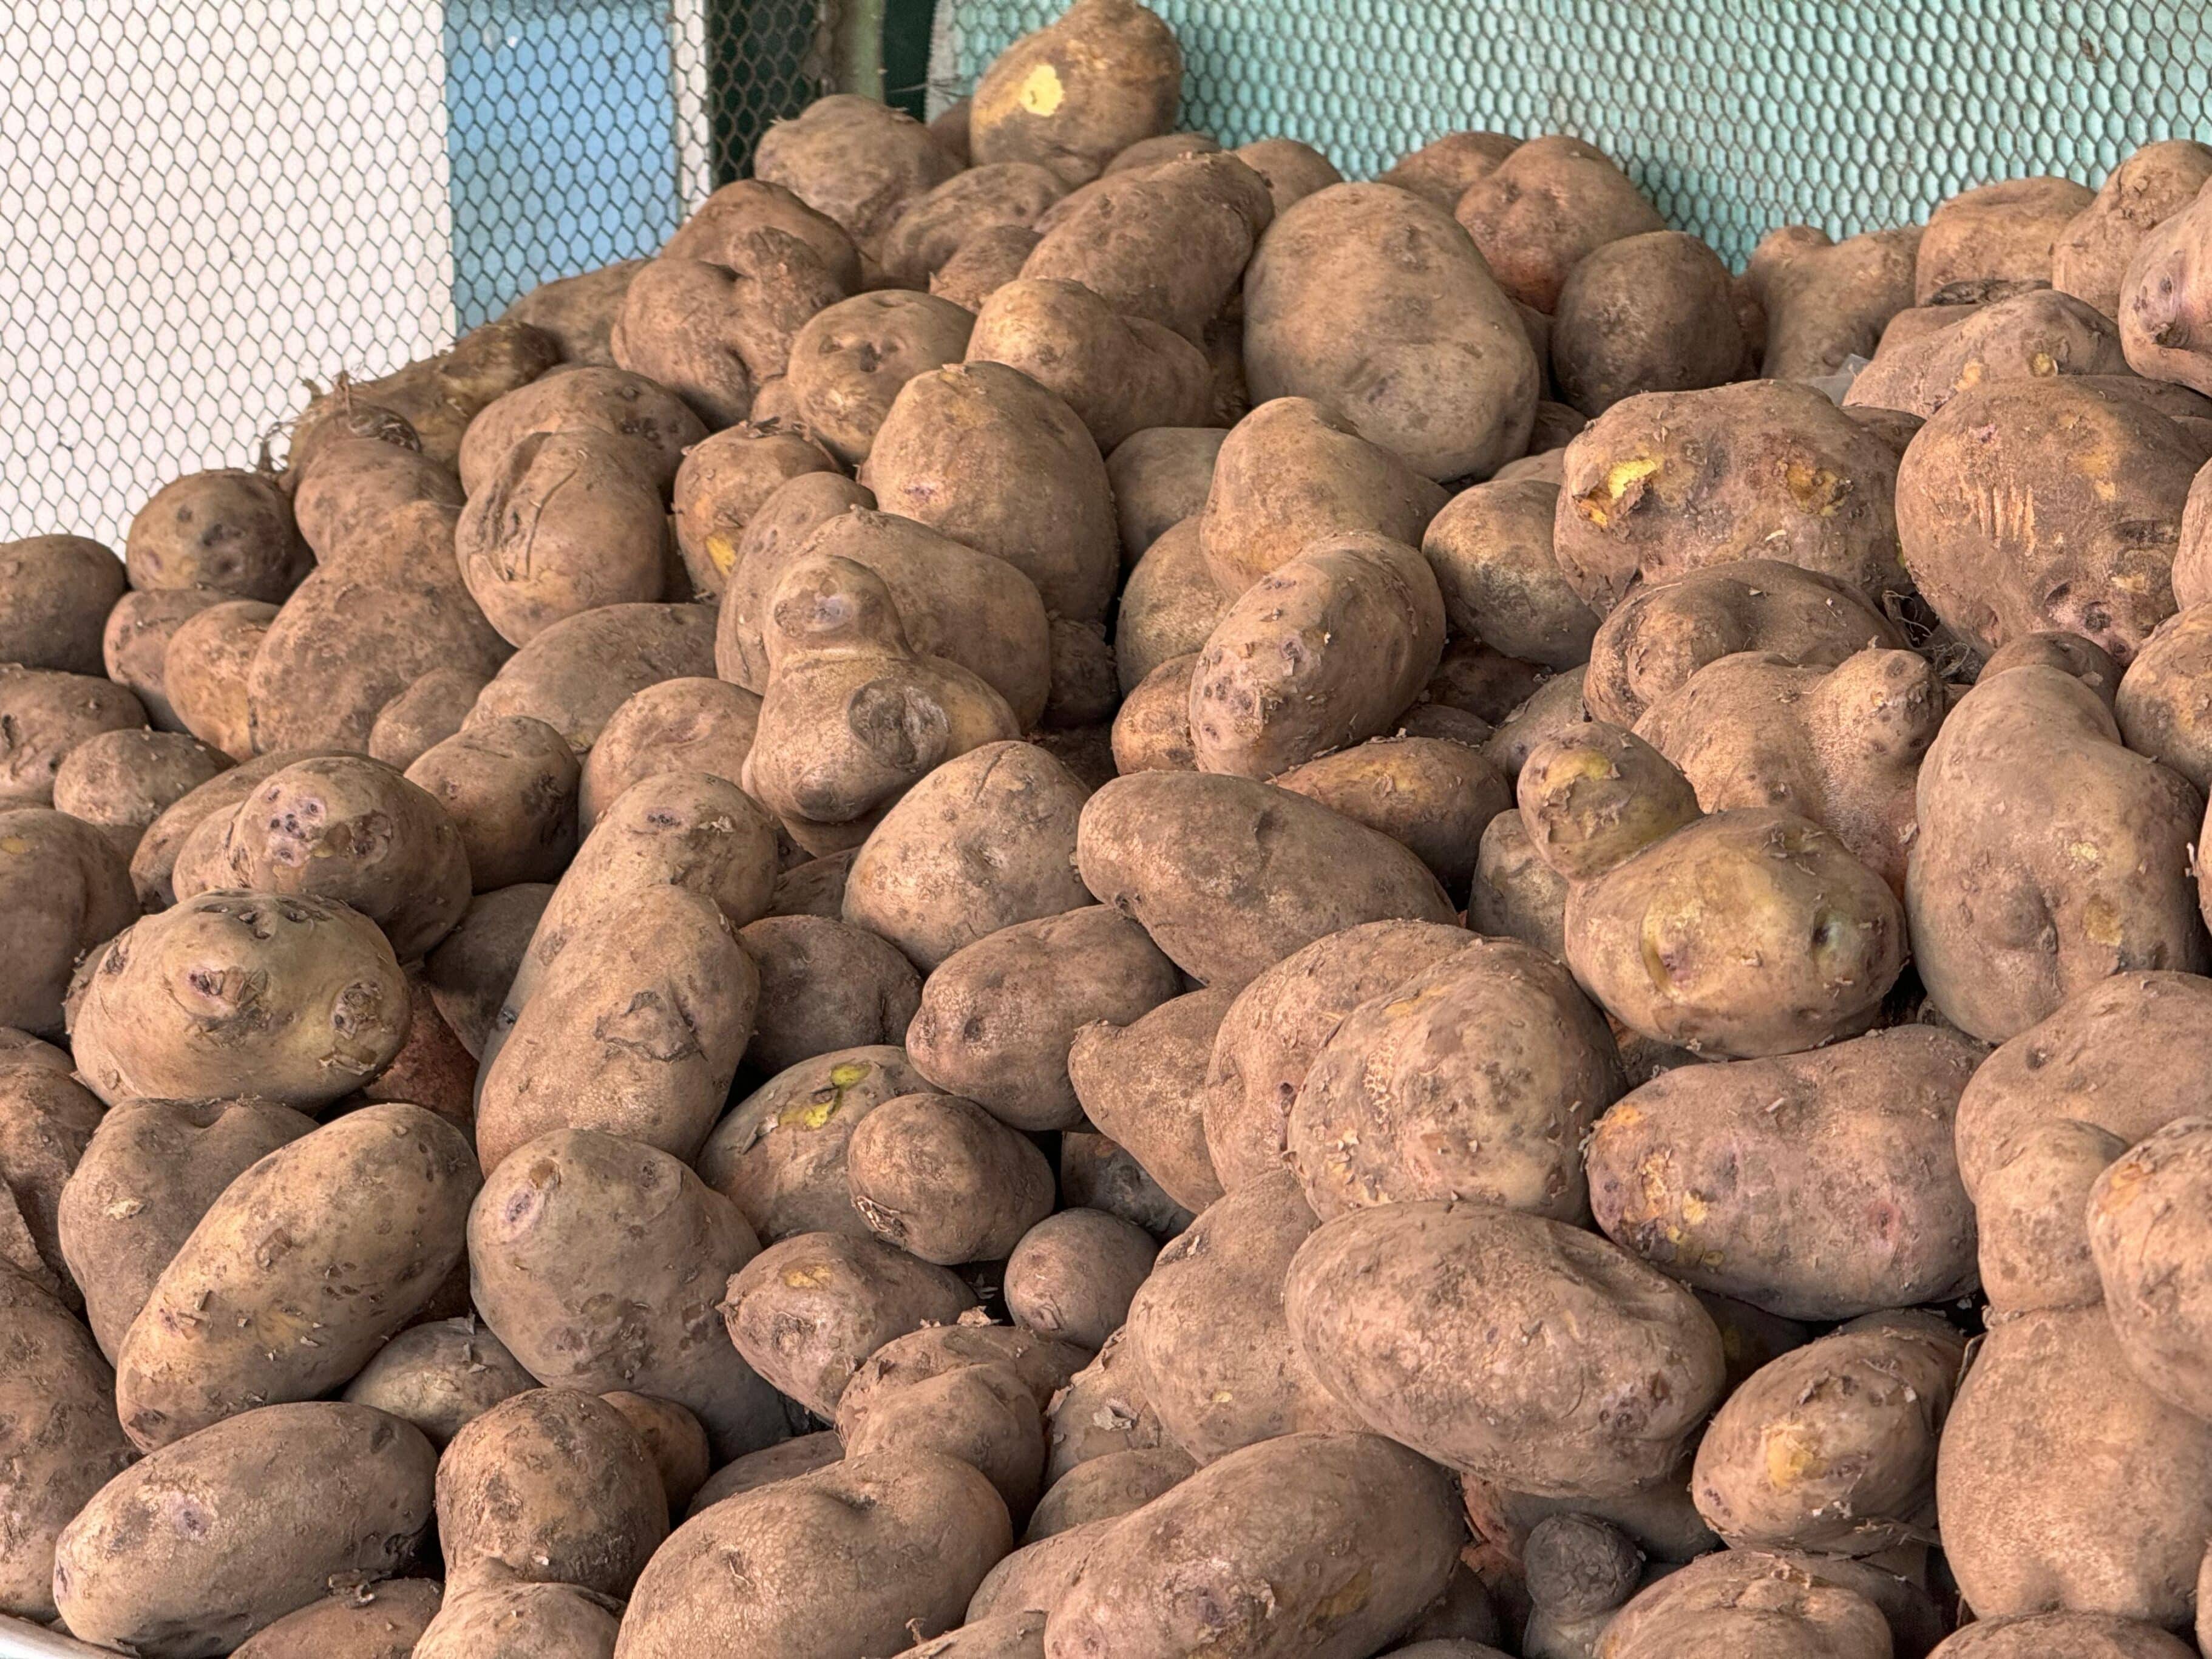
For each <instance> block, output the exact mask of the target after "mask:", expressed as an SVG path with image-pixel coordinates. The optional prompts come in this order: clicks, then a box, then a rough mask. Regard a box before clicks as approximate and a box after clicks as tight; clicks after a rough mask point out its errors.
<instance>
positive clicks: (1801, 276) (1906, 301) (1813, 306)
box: [1743, 225, 1920, 380]
mask: <svg viewBox="0 0 2212 1659" xmlns="http://www.w3.org/2000/svg"><path fill="white" fill-rule="evenodd" d="M1793 232H1794V233H1796V234H1793ZM1919 252H1920V228H1919V227H1918V226H1917V225H1911V226H1907V227H1905V228H1903V229H1899V230H1875V231H1869V232H1867V233H1866V234H1863V235H1859V236H1852V237H1849V238H1846V239H1845V240H1843V241H1840V242H1830V241H1829V240H1828V238H1827V237H1826V234H1823V233H1821V232H1820V231H1816V230H1811V229H1809V228H1808V227H1805V226H1802V225H1798V226H1792V227H1786V228H1783V229H1781V230H1777V231H1771V232H1769V233H1768V234H1767V235H1766V236H1765V239H1764V240H1761V241H1760V243H1759V246H1758V247H1757V248H1756V249H1754V250H1753V252H1752V256H1751V262H1750V264H1748V265H1747V267H1746V268H1745V270H1744V275H1743V283H1744V285H1745V286H1746V288H1747V289H1749V291H1750V292H1751V294H1752V295H1753V297H1754V298H1755V299H1756V300H1757V301H1758V302H1759V307H1760V308H1761V309H1762V310H1763V311H1764V312H1765V321H1766V341H1765V351H1764V353H1763V356H1762V357H1761V361H1760V364H1759V373H1760V374H1764V375H1765V377H1766V378H1767V379H1769V380H1805V379H1808V378H1810V377H1812V376H1814V375H1820V374H1835V373H1836V372H1837V371H1838V369H1840V368H1843V366H1844V358H1846V357H1850V356H1859V357H1871V356H1874V353H1875V346H1876V345H1877V344H1879V343H1881V331H1882V330H1883V329H1884V328H1885V327H1887V325H1888V323H1889V319H1891V318H1892V317H1894V316H1895V315H1896V314H1897V313H1899V312H1900V311H1903V310H1905V308H1906V307H1909V306H1911V304H1912V268H1913V265H1914V264H1915V263H1916V261H1917V258H1918V257H1919Z"/></svg>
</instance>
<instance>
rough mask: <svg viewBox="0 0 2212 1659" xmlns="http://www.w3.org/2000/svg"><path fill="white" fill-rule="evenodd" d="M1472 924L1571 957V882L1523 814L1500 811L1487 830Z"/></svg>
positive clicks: (1470, 904)
mask: <svg viewBox="0 0 2212 1659" xmlns="http://www.w3.org/2000/svg"><path fill="white" fill-rule="evenodd" d="M1467 925H1468V927H1471V928H1472V929H1474V931H1475V932H1476V933H1485V934H1489V935H1492V936H1493V937H1496V938H1500V939H1518V940H1520V941H1521V942H1522V944H1523V945H1534V947H1535V948H1536V949H1537V950H1539V951H1543V952H1544V953H1545V954H1546V955H1547V956H1550V957H1554V958H1556V959H1558V960H1559V961H1562V962H1564V961H1565V959H1566V954H1567V883H1566V878H1565V877H1563V876H1561V875H1560V874H1559V872H1558V871H1556V870H1554V869H1553V868H1552V866H1550V865H1548V864H1547V863H1545V862H1544V858H1543V854H1541V853H1539V852H1538V851H1537V850H1536V847H1535V843H1534V842H1532V841H1531V840H1530V839H1529V838H1528V825H1526V824H1525V823H1522V821H1521V815H1520V813H1518V812H1500V813H1499V814H1498V816H1497V817H1494V818H1492V819H1491V821H1490V823H1488V824H1487V825H1486V827H1485V828H1484V829H1483V832H1482V841H1481V844H1480V848H1478V850H1477V853H1476V857H1475V866H1474V880H1473V882H1472V883H1471V884H1470V885H1469V888H1468V899H1467Z"/></svg>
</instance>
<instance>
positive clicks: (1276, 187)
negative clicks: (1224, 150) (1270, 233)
mask: <svg viewBox="0 0 2212 1659" xmlns="http://www.w3.org/2000/svg"><path fill="white" fill-rule="evenodd" d="M1229 153H1230V154H1231V155H1234V156H1235V157H1236V158H1237V160H1238V161H1242V162H1243V164H1244V165H1245V166H1246V167H1249V168H1251V169H1252V171H1253V172H1255V173H1258V174H1259V175H1260V182H1261V184H1263V185H1267V194H1268V196H1269V197H1272V198H1273V202H1274V204H1275V211H1276V212H1277V213H1278V214H1280V213H1281V212H1282V211H1283V210H1284V209H1285V208H1287V207H1289V206H1290V205H1291V204H1292V203H1294V202H1302V201H1304V199H1305V198H1306V197H1309V196H1311V195H1314V194H1316V192H1318V191H1324V190H1327V189H1328V187H1329V186H1330V185H1340V184H1342V183H1343V182H1344V175H1343V174H1342V173H1339V172H1338V171H1337V170H1336V167H1335V164H1334V163H1333V162H1332V161H1330V160H1329V159H1328V156H1326V155H1322V153H1321V152H1320V151H1319V150H1317V149H1315V148H1314V147H1313V146H1312V145H1311V144H1306V143H1300V142H1299V141H1298V140H1297V139H1296V138H1259V139H1255V140H1254V141H1253V142H1252V143H1249V144H1239V145H1238V146H1237V148H1236V149H1233V150H1231V151H1230V152H1229ZM1385 182H1389V181H1387V180H1386V181H1385ZM1437 205H1438V206H1440V207H1442V208H1443V210H1444V211H1445V212H1446V213H1449V212H1450V211H1451V204H1449V203H1439V204H1437Z"/></svg>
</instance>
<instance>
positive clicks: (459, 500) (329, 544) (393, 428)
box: [289, 404, 467, 574]
mask: <svg viewBox="0 0 2212 1659" xmlns="http://www.w3.org/2000/svg"><path fill="white" fill-rule="evenodd" d="M330 408H331V419H330V420H329V421H327V422H325V424H324V426H323V427H322V428H320V429H321V430H323V431H325V432H328V433H330V434H331V436H330V438H329V439H328V440H327V441H324V442H322V443H320V444H319V446H318V447H315V448H313V450H311V451H310V452H308V456H307V459H306V460H305V461H302V460H301V443H302V441H303V435H304V434H305V432H306V428H305V425H304V423H303V424H302V426H300V427H295V428H293V434H292V471H291V473H290V474H289V477H290V478H291V479H292V481H293V482H292V492H293V493H292V512H293V516H294V517H295V519H296V520H298V523H299V526H300V536H301V539H302V540H303V541H305V542H306V543H307V545H308V546H309V547H310V548H312V549H313V550H314V553H315V557H316V562H317V568H323V567H325V566H329V567H340V566H342V567H343V568H346V569H347V571H348V572H349V574H350V573H351V572H352V571H353V569H354V568H355V567H356V565H358V564H360V563H362V562H364V561H366V562H378V561H380V560H382V559H383V558H385V557H386V556H387V554H388V548H387V545H386V544H387V541H388V534H387V529H386V526H387V522H388V520H390V519H391V518H392V516H393V515H395V514H399V513H444V514H447V515H450V514H451V513H453V512H455V511H457V510H458V509H459V507H462V506H463V505H464V503H465V501H466V499H467V498H466V497H465V496H464V495H462V493H461V480H460V477H459V474H458V473H456V472H455V471H453V467H452V465H450V464H448V463H447V462H444V461H439V460H434V459H431V458H430V457H429V456H428V455H424V454H422V453H421V451H420V448H419V446H420V444H421V442H422V440H421V439H420V438H418V437H416V434H415V429H414V428H412V427H410V426H408V425H407V424H406V422H404V421H402V420H400V418H399V417H398V416H396V415H393V414H392V413H391V411H390V410H375V409H372V408H370V407H369V406H368V405H367V404H355V405H354V407H353V409H352V410H351V412H350V414H347V413H345V412H343V410H341V407H340V406H339V405H337V404H331V405H330ZM342 423H343V424H342ZM348 427H350V428H353V429H354V432H353V435H345V436H340V435H338V434H339V433H340V432H343V431H344V430H345V429H346V428H348ZM362 428H366V429H362Z"/></svg>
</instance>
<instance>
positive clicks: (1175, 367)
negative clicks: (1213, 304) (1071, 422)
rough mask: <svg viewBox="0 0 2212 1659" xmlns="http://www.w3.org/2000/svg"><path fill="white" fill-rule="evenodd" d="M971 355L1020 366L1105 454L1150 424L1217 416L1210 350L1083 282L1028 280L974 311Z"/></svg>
mask: <svg viewBox="0 0 2212 1659" xmlns="http://www.w3.org/2000/svg"><path fill="white" fill-rule="evenodd" d="M937 303H939V304H949V303H950V302H949V301H938V302H937ZM966 355H967V361H968V362H971V363H976V362H992V363H1004V364H1006V366H1007V367H1008V368H1018V369H1019V370H1021V371H1022V373H1024V374H1027V375H1028V376H1029V377H1030V379H1031V380H1035V381H1036V383H1037V384H1038V385H1039V386H1043V387H1044V388H1045V389H1046V390H1047V391H1048V392H1054V393H1056V394H1057V395H1058V396H1060V398H1063V399H1065V400H1066V404H1067V406H1068V407H1069V408H1070V409H1072V410H1074V411H1075V416H1076V418H1077V419H1078V420H1079V421H1081V422H1083V423H1084V425H1085V426H1086V427H1088V428H1091V436H1092V437H1093V438H1095V439H1096V440H1097V442H1098V447H1099V448H1100V449H1101V450H1110V449H1112V448H1114V447H1115V446H1117V445H1119V444H1120V443H1121V441H1123V440H1124V439H1126V438H1127V437H1129V436H1130V435H1132V434H1134V433H1137V432H1139V431H1142V430H1145V429H1146V428H1152V427H1194V426H1197V425H1200V423H1202V422H1204V421H1205V420H1206V417H1207V416H1208V415H1209V414H1210V413H1211V411H1212V396H1213V385H1212V380H1213V372H1212V365H1211V364H1209V363H1208V362H1207V361H1206V354H1205V353H1204V352H1203V351H1201V350H1200V349H1199V348H1198V347H1196V346H1195V345H1193V344H1192V343H1190V342H1189V341H1188V340H1187V339H1185V338H1183V337H1182V336H1181V335H1180V334H1177V333H1176V331H1174V330H1172V329H1170V328H1168V327H1166V326H1164V325H1162V324H1159V323H1156V322H1153V321H1152V320H1150V319H1147V318H1144V317H1124V316H1121V315H1120V314H1119V313H1116V312H1115V311H1114V310H1113V308H1112V307H1109V305H1108V304H1107V303H1106V301H1104V300H1103V299H1101V298H1100V297H1099V296H1098V295H1096V294H1093V293H1092V292H1091V290H1090V289H1087V288H1085V286H1084V285H1083V284H1082V283H1079V282H1070V281H1067V280H1066V279H1064V278H1044V277H1035V278H1032V277H1022V278H1019V279H1018V280H1016V281H1014V282H1011V283H1006V284H1004V285H1003V286H1001V287H1000V288H999V289H996V290H994V292H993V293H992V295H990V297H989V298H988V299H987V300H985V301H983V304H982V307H981V309H980V310H979V311H978V312H977V313H975V332H974V333H973V334H971V335H970V336H969V338H968V345H967V354H966Z"/></svg>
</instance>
